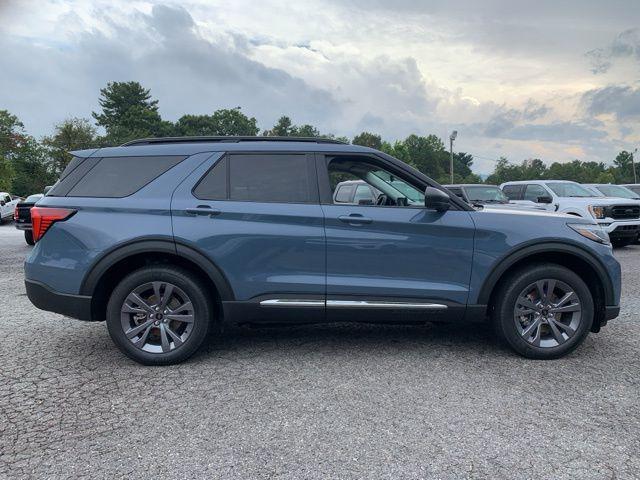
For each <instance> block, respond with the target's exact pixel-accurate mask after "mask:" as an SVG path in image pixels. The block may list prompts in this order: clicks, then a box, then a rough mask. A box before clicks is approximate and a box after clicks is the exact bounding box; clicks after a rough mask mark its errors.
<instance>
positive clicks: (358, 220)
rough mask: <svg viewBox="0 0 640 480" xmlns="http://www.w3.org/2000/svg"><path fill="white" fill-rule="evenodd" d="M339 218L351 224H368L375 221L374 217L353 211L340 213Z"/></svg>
mask: <svg viewBox="0 0 640 480" xmlns="http://www.w3.org/2000/svg"><path fill="white" fill-rule="evenodd" d="M338 220H340V221H341V222H344V223H348V224H350V225H366V224H368V223H371V222H373V219H371V218H369V217H365V216H363V215H360V214H359V213H352V214H351V215H340V216H339V217H338Z"/></svg>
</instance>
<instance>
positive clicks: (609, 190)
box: [596, 185, 638, 198]
mask: <svg viewBox="0 0 640 480" xmlns="http://www.w3.org/2000/svg"><path fill="white" fill-rule="evenodd" d="M596 188H597V189H598V190H600V191H601V192H602V193H604V194H605V195H606V196H607V197H619V198H638V194H637V193H635V192H632V191H631V190H629V189H628V188H626V187H621V186H620V185H598V186H597V187H596Z"/></svg>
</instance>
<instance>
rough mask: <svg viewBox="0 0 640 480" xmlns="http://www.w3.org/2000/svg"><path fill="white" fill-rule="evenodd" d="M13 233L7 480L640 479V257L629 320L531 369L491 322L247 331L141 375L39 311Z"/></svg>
mask: <svg viewBox="0 0 640 480" xmlns="http://www.w3.org/2000/svg"><path fill="white" fill-rule="evenodd" d="M28 252H29V247H28V246H27V245H26V244H25V243H24V241H23V239H22V234H21V233H20V232H17V231H16V230H15V229H14V227H13V225H11V224H9V225H3V226H0V327H1V328H2V330H1V331H2V337H3V338H2V341H1V342H0V362H1V363H0V478H31V477H33V478H67V477H69V478H71V477H73V478H83V477H87V478H89V477H91V478H114V477H136V478H153V477H161V478H172V479H174V478H176V479H177V478H204V477H209V478H275V477H277V478H296V479H298V478H394V479H395V478H457V479H458V478H492V479H495V478H554V479H559V478H580V479H590V478H594V479H602V478H618V479H619V478H640V400H639V393H640V379H639V378H638V374H639V373H640V344H639V342H638V338H639V337H640V315H639V313H638V307H640V296H639V295H638V287H639V283H640V276H639V275H638V271H640V247H628V248H625V249H621V250H619V251H618V252H617V256H618V257H619V259H620V261H621V263H622V266H623V272H624V292H623V300H622V314H621V317H620V318H618V319H617V320H615V321H613V322H611V323H610V324H609V325H608V326H607V327H606V328H605V329H603V331H602V332H601V333H599V334H597V335H591V336H590V337H589V338H588V339H587V340H586V342H585V343H584V345H583V346H582V347H580V348H579V349H578V350H576V351H575V352H574V353H573V354H572V355H570V356H569V357H567V358H564V359H562V360H557V361H552V362H536V361H531V360H525V359H522V358H520V357H517V356H515V355H513V354H511V352H510V351H508V350H506V349H504V348H503V347H500V346H498V345H496V343H495V342H494V341H493V340H492V337H491V335H490V333H489V331H487V329H486V328H484V327H482V326H475V327H472V328H469V327H466V328H465V327H454V326H424V327H404V326H393V327H389V326H351V325H346V326H345V325H338V326H335V325H332V326H321V327H320V326H318V327H295V328H288V329H285V328H278V329H259V330H251V329H236V330H233V331H231V332H229V333H228V334H227V335H226V336H225V338H224V339H222V340H220V341H218V342H215V343H213V344H211V345H209V346H208V347H207V348H205V349H204V351H202V353H200V354H199V355H197V356H196V357H195V358H194V359H193V360H191V361H189V362H188V363H186V364H183V365H179V366H174V367H141V366H139V365H137V364H134V363H132V362H131V361H129V360H128V359H127V358H126V357H124V356H123V355H121V354H120V353H119V351H117V350H116V348H115V347H114V346H112V343H111V340H110V338H109V336H108V334H107V330H106V328H105V326H104V324H92V323H82V322H78V321H76V320H71V319H67V318H64V317H62V316H60V315H56V314H52V313H46V312H42V311H39V310H37V309H35V308H34V307H32V306H31V304H30V303H29V301H28V299H27V298H26V296H25V293H24V285H23V281H22V280H23V273H22V260H23V258H24V256H25V255H26V254H27V253H28Z"/></svg>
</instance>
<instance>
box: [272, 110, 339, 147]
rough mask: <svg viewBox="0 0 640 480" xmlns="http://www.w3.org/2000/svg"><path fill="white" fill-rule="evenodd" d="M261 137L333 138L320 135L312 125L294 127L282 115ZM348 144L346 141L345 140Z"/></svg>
mask: <svg viewBox="0 0 640 480" xmlns="http://www.w3.org/2000/svg"><path fill="white" fill-rule="evenodd" d="M262 135H264V136H266V137H322V138H335V136H334V135H333V134H321V133H320V131H319V130H318V129H317V128H316V127H314V126H313V125H309V124H308V123H305V124H304V125H299V126H298V125H294V124H293V122H292V121H291V118H289V117H287V116H286V115H283V116H282V117H280V118H279V119H278V121H277V122H276V124H275V125H274V126H273V127H272V128H271V129H270V130H265V131H264V132H263V133H262ZM347 142H348V139H347Z"/></svg>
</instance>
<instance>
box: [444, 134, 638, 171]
mask: <svg viewBox="0 0 640 480" xmlns="http://www.w3.org/2000/svg"><path fill="white" fill-rule="evenodd" d="M457 136H458V131H457V130H454V131H453V132H451V135H449V154H450V156H451V164H450V165H449V172H451V183H453V141H454V140H455V139H456V137H457ZM633 172H634V173H635V169H634V171H633Z"/></svg>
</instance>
